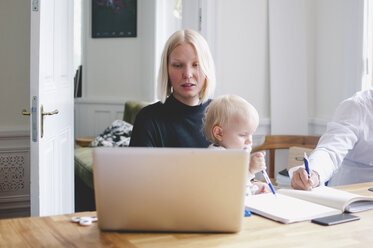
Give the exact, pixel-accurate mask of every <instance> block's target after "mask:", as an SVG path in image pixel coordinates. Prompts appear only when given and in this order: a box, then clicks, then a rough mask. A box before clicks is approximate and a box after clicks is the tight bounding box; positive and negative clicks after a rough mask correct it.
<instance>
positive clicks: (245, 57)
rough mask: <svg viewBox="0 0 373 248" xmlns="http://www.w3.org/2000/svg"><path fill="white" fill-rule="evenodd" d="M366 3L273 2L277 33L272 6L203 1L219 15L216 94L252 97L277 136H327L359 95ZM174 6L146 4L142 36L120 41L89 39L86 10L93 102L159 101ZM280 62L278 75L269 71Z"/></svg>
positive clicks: (258, 0) (211, 30)
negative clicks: (345, 102)
mask: <svg viewBox="0 0 373 248" xmlns="http://www.w3.org/2000/svg"><path fill="white" fill-rule="evenodd" d="M85 1H88V0H85ZM362 1H363V0H317V1H314V0H301V1H299V0H276V1H272V3H275V4H279V3H280V2H281V3H283V5H281V4H279V5H278V6H280V9H278V10H277V11H279V13H277V12H276V11H275V12H273V13H274V14H275V15H277V18H278V20H277V21H275V22H274V23H273V25H275V26H274V28H273V29H272V30H271V28H270V26H269V25H270V23H269V22H268V20H269V19H270V18H271V17H270V16H269V7H270V3H271V0H267V1H263V0H251V1H246V0H231V1H224V0H216V1H210V0H202V3H201V4H200V5H199V6H202V7H204V6H207V7H208V8H209V9H208V10H207V11H206V10H202V13H206V12H207V14H208V15H210V16H211V15H212V18H210V17H209V18H210V20H212V22H214V24H215V25H211V23H207V24H206V23H204V22H203V21H202V33H203V34H204V35H206V36H207V37H206V39H207V41H208V42H209V43H210V46H211V47H212V52H213V56H214V58H215V63H216V71H217V89H216V92H215V95H216V96H217V95H221V94H227V93H233V94H239V95H241V96H243V97H244V98H246V99H247V100H248V101H250V102H251V103H252V104H253V105H254V106H255V107H256V108H257V109H258V111H259V113H260V117H261V126H263V125H264V126H265V129H264V130H266V132H267V130H269V129H268V128H269V126H270V124H271V122H272V121H274V119H276V118H277V120H279V122H277V125H278V129H276V130H277V131H278V132H287V133H303V134H307V133H309V134H321V133H322V132H323V130H324V125H325V123H326V121H329V120H330V119H331V118H332V115H333V113H334V110H335V107H336V105H337V104H338V103H339V102H340V101H341V100H342V99H344V98H346V97H348V96H350V95H352V94H353V93H354V92H355V91H356V90H358V86H359V83H360V82H359V80H360V79H359V75H360V69H361V68H360V62H361V61H360V60H359V52H360V49H361V44H360V43H361V39H359V38H358V37H360V33H359V32H360V31H359V30H361V27H362V26H361V21H362V17H361V18H360V14H362V13H360V12H361V10H362ZM88 2H90V1H88ZM173 3H174V1H173V0H158V1H152V0H139V1H138V37H136V38H120V39H115V38H111V39H92V38H90V29H91V27H90V11H88V10H89V8H88V7H87V8H85V9H86V12H85V14H86V17H85V20H86V24H85V26H87V27H88V28H86V35H85V37H86V44H87V46H86V51H85V54H86V61H85V64H86V66H85V68H86V71H85V73H86V74H85V77H84V85H85V89H84V93H85V97H86V98H89V99H110V100H116V101H126V100H130V99H135V100H136V99H137V100H148V101H151V100H153V99H154V96H155V89H156V86H155V84H156V75H157V72H158V63H159V60H160V50H161V49H162V48H163V43H164V41H165V39H166V36H168V35H169V34H170V33H172V30H169V29H166V27H168V26H167V23H166V26H164V24H165V22H167V21H165V20H164V19H165V16H164V13H165V12H168V11H166V10H165V8H164V7H170V8H172V7H173V6H171V5H172V4H173ZM196 3H197V2H196V1H194V2H193V3H191V4H196ZM162 5H163V9H160V8H159V7H160V6H162ZM157 11H158V13H156V12H157ZM162 11H163V13H162ZM183 14H184V15H185V13H183ZM278 14H279V15H278ZM202 19H203V17H202ZM203 20H205V19H203ZM276 25H277V26H276ZM276 37H277V40H276ZM269 44H270V46H269ZM295 51H296V52H295ZM275 58H276V59H275ZM275 60H276V61H277V62H276V63H277V65H278V67H277V69H276V70H274V67H273V68H272V69H271V67H270V63H274V61H275ZM271 70H272V71H271ZM281 75H282V76H281ZM271 77H272V78H271ZM276 81H277V83H276ZM271 96H277V100H276V98H273V99H272V98H271ZM295 96H296V97H295ZM292 98H294V99H292ZM289 99H292V101H289ZM83 100H84V99H83ZM285 100H287V101H285ZM276 101H277V102H276ZM299 116H301V118H298V119H297V118H295V117H299ZM275 117H276V118H275ZM300 121H301V122H302V124H299V123H300ZM294 123H295V125H294ZM300 126H301V127H302V129H300V130H298V131H297V130H295V129H294V127H297V128H298V127H300ZM310 127H311V128H310ZM307 129H308V130H307ZM289 130H292V132H290V131H289ZM277 131H276V132H277ZM268 132H270V131H268ZM268 132H267V133H268ZM267 133H265V134H267Z"/></svg>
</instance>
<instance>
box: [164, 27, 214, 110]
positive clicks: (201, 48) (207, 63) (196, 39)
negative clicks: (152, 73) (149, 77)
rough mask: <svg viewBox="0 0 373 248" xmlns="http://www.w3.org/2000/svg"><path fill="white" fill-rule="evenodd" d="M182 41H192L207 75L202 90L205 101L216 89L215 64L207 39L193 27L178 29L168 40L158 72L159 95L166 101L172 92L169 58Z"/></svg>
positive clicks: (201, 97) (202, 97)
mask: <svg viewBox="0 0 373 248" xmlns="http://www.w3.org/2000/svg"><path fill="white" fill-rule="evenodd" d="M182 43H190V44H191V45H192V46H193V47H194V49H195V50H196V53H197V56H198V63H199V65H200V67H201V70H202V73H203V74H204V75H205V76H206V80H205V85H204V87H203V89H202V90H201V92H200V103H204V102H206V101H207V100H208V99H209V98H212V97H213V94H214V91H215V84H216V82H215V81H216V80H215V65H214V60H213V58H212V56H211V53H210V49H209V46H208V44H207V42H206V40H205V39H204V38H203V36H202V35H201V34H199V33H198V32H197V31H194V30H191V29H185V30H179V31H176V32H175V33H174V34H173V35H171V37H170V38H169V39H168V41H167V42H166V45H165V47H164V49H163V53H162V57H161V64H160V67H159V73H158V97H159V99H160V100H161V102H163V103H164V102H165V101H166V98H167V97H168V96H169V95H170V94H171V93H172V85H171V82H170V81H169V77H168V59H169V56H170V54H171V53H172V51H173V50H174V49H175V48H176V47H177V46H178V45H180V44H182Z"/></svg>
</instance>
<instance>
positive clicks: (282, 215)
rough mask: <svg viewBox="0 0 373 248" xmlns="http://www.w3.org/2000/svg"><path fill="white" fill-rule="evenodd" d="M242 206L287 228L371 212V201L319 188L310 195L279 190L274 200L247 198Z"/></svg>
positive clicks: (266, 196)
mask: <svg viewBox="0 0 373 248" xmlns="http://www.w3.org/2000/svg"><path fill="white" fill-rule="evenodd" d="M245 205H246V207H247V208H248V209H249V210H251V211H252V212H254V213H256V214H259V215H262V216H264V217H267V218H269V219H273V220H276V221H279V222H282V223H286V224H287V223H293V222H300V221H306V220H311V219H314V218H318V217H324V216H329V215H333V214H339V213H342V212H350V213H354V212H360V211H364V210H368V209H373V197H369V196H362V195H357V194H352V193H349V192H346V191H342V190H338V189H334V188H330V187H318V188H314V189H313V190H312V191H304V190H293V189H280V190H278V191H277V194H276V196H274V195H273V194H261V195H253V196H250V197H248V198H247V199H246V203H245Z"/></svg>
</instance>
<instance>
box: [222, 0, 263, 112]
mask: <svg viewBox="0 0 373 248" xmlns="http://www.w3.org/2000/svg"><path fill="white" fill-rule="evenodd" d="M216 21H217V22H216V44H215V51H216V54H215V63H216V72H217V88H216V93H215V95H216V96H218V95H221V94H227V93H231V94H238V95H241V96H242V97H244V98H245V99H246V100H248V101H249V102H251V103H252V104H253V105H254V106H255V107H256V108H257V109H258V112H259V115H260V118H261V119H263V118H264V119H265V118H269V117H270V110H269V77H268V75H269V74H268V29H267V27H268V15H267V1H263V0H252V1H246V0H231V1H225V0H218V1H217V16H216Z"/></svg>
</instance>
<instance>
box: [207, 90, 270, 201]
mask: <svg viewBox="0 0 373 248" xmlns="http://www.w3.org/2000/svg"><path fill="white" fill-rule="evenodd" d="M203 124H204V127H203V128H204V132H205V135H206V138H207V139H208V140H209V141H210V142H211V143H212V144H211V145H210V146H209V148H215V149H244V150H247V151H248V152H251V146H252V135H253V133H254V132H255V130H256V128H257V127H258V125H259V115H258V112H257V111H256V109H255V108H254V107H253V106H252V105H251V104H250V103H248V102H247V101H246V100H245V99H243V98H242V97H239V96H237V95H223V96H220V97H218V98H216V99H214V100H212V102H211V103H210V104H209V105H208V106H207V108H206V111H205V116H204V120H203ZM264 156H265V152H257V153H255V154H253V155H252V156H251V159H250V166H249V173H248V175H249V178H248V183H247V194H260V193H264V192H270V189H269V187H268V185H267V184H266V183H263V182H260V181H256V182H253V181H252V180H253V179H254V177H255V174H256V173H257V172H260V171H262V170H265V169H266V165H265V159H264Z"/></svg>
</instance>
